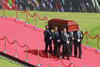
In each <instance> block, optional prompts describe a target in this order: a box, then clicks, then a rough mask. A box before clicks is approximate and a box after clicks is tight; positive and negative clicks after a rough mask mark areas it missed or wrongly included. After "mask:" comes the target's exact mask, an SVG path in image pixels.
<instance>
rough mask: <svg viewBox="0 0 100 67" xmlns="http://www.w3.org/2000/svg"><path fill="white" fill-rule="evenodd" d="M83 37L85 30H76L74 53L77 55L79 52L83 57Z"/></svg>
mask: <svg viewBox="0 0 100 67" xmlns="http://www.w3.org/2000/svg"><path fill="white" fill-rule="evenodd" d="M82 39H83V32H81V31H80V30H79V31H76V32H75V33H74V55H75V57H77V53H79V55H78V57H79V58H81V56H82Z"/></svg>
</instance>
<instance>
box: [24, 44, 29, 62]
mask: <svg viewBox="0 0 100 67" xmlns="http://www.w3.org/2000/svg"><path fill="white" fill-rule="evenodd" d="M25 61H26V62H28V61H29V60H28V46H26V60H25Z"/></svg>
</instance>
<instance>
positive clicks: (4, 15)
mask: <svg viewBox="0 0 100 67" xmlns="http://www.w3.org/2000/svg"><path fill="white" fill-rule="evenodd" d="M3 17H6V14H5V9H3Z"/></svg>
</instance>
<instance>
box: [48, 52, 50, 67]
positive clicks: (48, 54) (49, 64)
mask: <svg viewBox="0 0 100 67" xmlns="http://www.w3.org/2000/svg"><path fill="white" fill-rule="evenodd" d="M48 67H50V53H49V52H48Z"/></svg>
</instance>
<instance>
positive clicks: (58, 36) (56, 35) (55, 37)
mask: <svg viewBox="0 0 100 67" xmlns="http://www.w3.org/2000/svg"><path fill="white" fill-rule="evenodd" d="M58 40H60V42H58ZM53 42H54V44H55V43H57V44H60V43H61V36H60V33H59V32H58V31H57V32H55V31H54V32H53Z"/></svg>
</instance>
